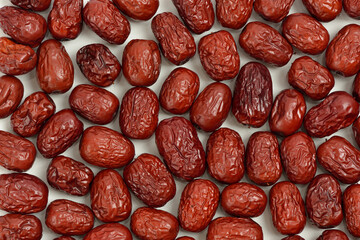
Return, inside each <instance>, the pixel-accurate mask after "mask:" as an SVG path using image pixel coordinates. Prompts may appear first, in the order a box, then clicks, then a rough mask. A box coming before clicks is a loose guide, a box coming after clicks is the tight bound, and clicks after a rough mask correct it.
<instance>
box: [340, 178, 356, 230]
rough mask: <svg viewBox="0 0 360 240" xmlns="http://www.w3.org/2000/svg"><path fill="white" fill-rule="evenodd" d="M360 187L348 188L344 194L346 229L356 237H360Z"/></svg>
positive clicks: (352, 186) (351, 186)
mask: <svg viewBox="0 0 360 240" xmlns="http://www.w3.org/2000/svg"><path fill="white" fill-rule="evenodd" d="M359 201H360V185H359V184H354V185H350V186H349V187H347V188H346V190H345V191H344V193H343V207H344V213H345V221H346V227H347V229H348V230H349V232H350V233H351V235H353V236H354V237H360V227H359V224H358V222H359V218H360V207H359Z"/></svg>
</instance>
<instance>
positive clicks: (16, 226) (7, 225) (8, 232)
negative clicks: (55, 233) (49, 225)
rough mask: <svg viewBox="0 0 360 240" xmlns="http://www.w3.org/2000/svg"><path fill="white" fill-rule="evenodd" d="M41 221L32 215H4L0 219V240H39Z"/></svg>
mask: <svg viewBox="0 0 360 240" xmlns="http://www.w3.org/2000/svg"><path fill="white" fill-rule="evenodd" d="M41 237H42V226H41V221H40V220H39V219H38V218H37V217H35V216H32V215H22V214H6V215H4V216H1V217H0V238H1V239H17V240H40V239H41Z"/></svg>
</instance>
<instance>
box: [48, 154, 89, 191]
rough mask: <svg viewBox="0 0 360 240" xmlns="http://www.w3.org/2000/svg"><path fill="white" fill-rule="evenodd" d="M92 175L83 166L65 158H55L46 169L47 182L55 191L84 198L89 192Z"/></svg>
mask: <svg viewBox="0 0 360 240" xmlns="http://www.w3.org/2000/svg"><path fill="white" fill-rule="evenodd" d="M93 178H94V173H93V172H92V171H91V169H90V168H88V167H86V166H85V164H83V163H81V162H78V161H75V160H73V159H71V158H68V157H65V156H58V157H55V158H54V159H53V160H52V161H51V163H50V165H49V167H48V169H47V181H48V183H49V184H50V186H52V187H53V188H55V189H58V190H61V191H65V192H67V193H69V194H71V195H75V196H84V195H86V194H87V193H88V192H89V191H90V183H91V182H92V180H93Z"/></svg>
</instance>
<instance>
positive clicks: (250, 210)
mask: <svg viewBox="0 0 360 240" xmlns="http://www.w3.org/2000/svg"><path fill="white" fill-rule="evenodd" d="M266 204H267V196H266V194H265V192H264V191H263V190H262V189H261V188H259V187H257V186H256V185H253V184H249V183H245V182H242V183H234V184H231V185H228V186H226V187H225V188H224V190H223V191H222V193H221V206H222V207H223V209H224V210H225V212H227V213H228V214H230V215H233V216H236V217H257V216H260V215H261V214H262V213H263V212H264V210H265V208H266Z"/></svg>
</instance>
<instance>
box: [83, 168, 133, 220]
mask: <svg viewBox="0 0 360 240" xmlns="http://www.w3.org/2000/svg"><path fill="white" fill-rule="evenodd" d="M90 199H91V209H92V210H93V212H94V214H95V216H96V217H97V218H98V219H99V220H100V221H102V222H106V223H109V222H119V221H123V220H125V219H127V218H128V217H129V216H130V213H131V195H130V192H129V190H128V189H127V187H126V185H125V183H124V181H123V179H122V177H121V175H120V174H119V173H118V172H117V171H115V170H112V169H105V170H102V171H100V172H99V173H98V174H97V175H96V176H95V178H94V181H93V183H92V185H91V190H90Z"/></svg>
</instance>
